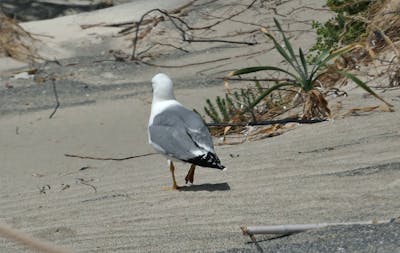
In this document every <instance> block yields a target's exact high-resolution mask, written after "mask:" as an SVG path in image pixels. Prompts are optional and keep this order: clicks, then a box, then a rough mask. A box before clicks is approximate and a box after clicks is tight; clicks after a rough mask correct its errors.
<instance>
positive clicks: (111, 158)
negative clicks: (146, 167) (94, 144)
mask: <svg viewBox="0 0 400 253" xmlns="http://www.w3.org/2000/svg"><path fill="white" fill-rule="evenodd" d="M157 154H158V153H147V154H143V155H135V156H128V157H122V158H113V157H107V158H104V157H93V156H81V155H72V154H64V156H66V157H75V158H80V159H90V160H101V161H124V160H129V159H134V158H139V157H144V156H151V155H157Z"/></svg>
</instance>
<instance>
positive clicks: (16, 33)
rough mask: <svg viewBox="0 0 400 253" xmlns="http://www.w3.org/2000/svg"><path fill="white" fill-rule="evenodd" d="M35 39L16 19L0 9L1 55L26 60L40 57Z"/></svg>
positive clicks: (30, 60)
mask: <svg viewBox="0 0 400 253" xmlns="http://www.w3.org/2000/svg"><path fill="white" fill-rule="evenodd" d="M35 41H36V39H34V38H33V37H32V36H31V34H30V33H28V32H26V31H25V30H24V29H23V28H22V27H21V26H20V25H19V24H18V23H17V22H16V21H15V20H13V19H11V18H9V17H7V16H6V15H5V14H4V13H2V12H1V11H0V56H8V57H12V58H14V59H16V60H19V61H24V62H32V61H35V60H37V59H40V56H39V55H38V54H37V52H36V49H35V47H34V46H33V43H34V42H35Z"/></svg>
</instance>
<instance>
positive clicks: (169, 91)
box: [151, 73, 175, 101]
mask: <svg viewBox="0 0 400 253" xmlns="http://www.w3.org/2000/svg"><path fill="white" fill-rule="evenodd" d="M151 82H152V86H153V99H154V100H157V101H162V100H171V99H175V96H174V89H173V88H174V87H173V84H172V81H171V79H170V78H169V77H168V76H167V75H166V74H163V73H158V74H157V75H155V76H154V77H153V78H152V79H151Z"/></svg>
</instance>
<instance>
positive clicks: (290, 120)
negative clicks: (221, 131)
mask: <svg viewBox="0 0 400 253" xmlns="http://www.w3.org/2000/svg"><path fill="white" fill-rule="evenodd" d="M324 121H327V120H326V119H297V118H288V119H277V120H264V121H256V122H237V123H206V125H207V126H209V127H226V126H266V125H273V124H286V123H301V124H313V123H319V122H324Z"/></svg>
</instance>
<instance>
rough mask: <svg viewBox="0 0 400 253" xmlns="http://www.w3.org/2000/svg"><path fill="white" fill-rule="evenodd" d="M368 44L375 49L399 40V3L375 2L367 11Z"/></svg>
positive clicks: (396, 0)
mask: <svg viewBox="0 0 400 253" xmlns="http://www.w3.org/2000/svg"><path fill="white" fill-rule="evenodd" d="M367 19H368V20H369V22H368V25H367V33H368V42H369V44H370V46H372V47H373V48H375V49H379V48H382V46H384V45H389V46H394V44H393V43H395V42H398V41H399V40H400V1H398V0H386V1H383V3H382V1H377V2H376V3H375V4H373V5H372V6H371V7H370V9H369V15H368V16H367Z"/></svg>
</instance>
